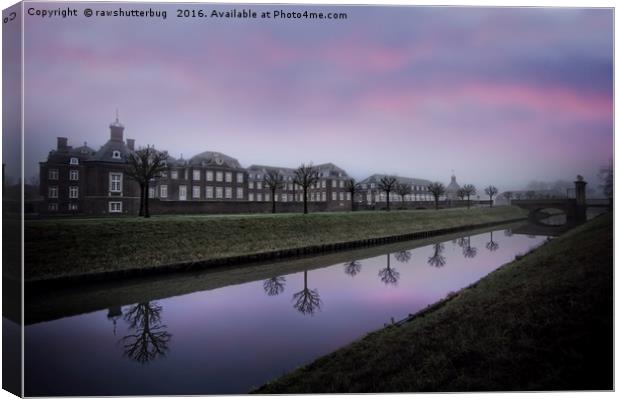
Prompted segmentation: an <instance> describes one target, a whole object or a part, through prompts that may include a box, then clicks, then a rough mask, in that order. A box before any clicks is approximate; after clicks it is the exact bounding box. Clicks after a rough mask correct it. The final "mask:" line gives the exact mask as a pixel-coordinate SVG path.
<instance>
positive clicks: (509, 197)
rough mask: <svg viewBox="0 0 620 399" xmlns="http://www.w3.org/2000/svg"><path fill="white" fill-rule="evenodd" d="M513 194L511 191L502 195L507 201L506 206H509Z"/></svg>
mask: <svg viewBox="0 0 620 399" xmlns="http://www.w3.org/2000/svg"><path fill="white" fill-rule="evenodd" d="M512 197H513V194H512V191H506V192H505V193H504V198H506V201H508V205H510V200H511V199H512Z"/></svg>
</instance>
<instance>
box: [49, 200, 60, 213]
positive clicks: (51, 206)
mask: <svg viewBox="0 0 620 399" xmlns="http://www.w3.org/2000/svg"><path fill="white" fill-rule="evenodd" d="M47 209H48V210H50V211H57V210H58V204H57V203H56V202H51V203H49V204H47Z"/></svg>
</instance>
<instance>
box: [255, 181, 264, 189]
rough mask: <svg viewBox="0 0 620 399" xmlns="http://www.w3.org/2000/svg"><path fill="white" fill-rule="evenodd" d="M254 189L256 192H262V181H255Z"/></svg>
mask: <svg viewBox="0 0 620 399" xmlns="http://www.w3.org/2000/svg"><path fill="white" fill-rule="evenodd" d="M256 188H257V189H258V190H262V189H263V182H262V181H257V182H256Z"/></svg>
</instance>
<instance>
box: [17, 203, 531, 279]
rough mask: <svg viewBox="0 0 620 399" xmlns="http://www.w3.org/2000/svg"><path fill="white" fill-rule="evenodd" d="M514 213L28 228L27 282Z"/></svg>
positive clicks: (87, 222) (51, 223) (49, 223)
mask: <svg viewBox="0 0 620 399" xmlns="http://www.w3.org/2000/svg"><path fill="white" fill-rule="evenodd" d="M523 216H524V211H522V210H520V209H517V208H513V207H497V208H493V209H489V208H481V209H470V210H467V209H446V210H440V211H433V210H419V211H394V212H354V213H320V214H309V215H300V214H281V215H238V216H231V215H228V216H160V217H154V218H151V219H142V218H116V219H70V220H66V219H65V220H39V221H27V222H26V226H25V243H26V249H27V250H26V267H25V276H26V279H27V280H34V279H42V278H49V277H54V276H62V275H73V274H81V273H88V272H100V271H108V270H118V269H126V268H132V267H145V266H156V265H161V264H168V263H176V262H183V261H196V260H204V259H211V258H218V257H224V256H233V255H242V254H251V253H257V252H264V251H270V250H278V249H286V248H296V247H302V246H308V245H316V244H324V243H331V242H344V241H352V240H358V239H365V238H372V237H382V236H388V235H395V234H404V233H412V232H416V231H425V230H432V229H437V228H445V227H452V226H460V225H470V224H477V223H485V222H492V221H501V220H507V219H513V218H517V217H523Z"/></svg>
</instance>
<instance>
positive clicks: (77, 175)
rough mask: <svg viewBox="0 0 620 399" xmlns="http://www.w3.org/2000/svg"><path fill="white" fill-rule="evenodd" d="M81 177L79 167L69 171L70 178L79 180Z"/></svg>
mask: <svg viewBox="0 0 620 399" xmlns="http://www.w3.org/2000/svg"><path fill="white" fill-rule="evenodd" d="M79 179H80V171H79V170H77V169H71V170H70V171H69V180H79Z"/></svg>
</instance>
